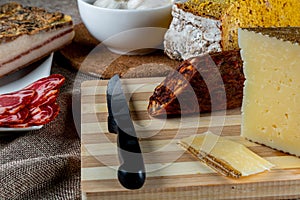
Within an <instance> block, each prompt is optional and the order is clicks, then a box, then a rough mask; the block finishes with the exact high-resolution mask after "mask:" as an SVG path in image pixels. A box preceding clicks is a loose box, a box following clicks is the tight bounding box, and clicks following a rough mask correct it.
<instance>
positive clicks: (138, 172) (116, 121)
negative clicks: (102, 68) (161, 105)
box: [106, 75, 146, 189]
mask: <svg viewBox="0 0 300 200" xmlns="http://www.w3.org/2000/svg"><path fill="white" fill-rule="evenodd" d="M106 100H107V108H108V130H109V132H110V133H116V134H117V144H118V157H119V161H120V166H119V168H118V180H119V182H120V183H121V185H122V186H123V187H125V188H127V189H139V188H141V187H142V186H143V185H144V182H145V180H146V172H145V165H144V160H143V156H142V152H141V148H140V145H139V141H138V138H137V136H136V132H135V128H134V125H133V122H132V119H131V116H130V112H129V108H128V105H127V100H126V97H125V95H124V92H123V88H122V83H121V81H120V78H119V76H118V75H114V76H113V77H112V78H111V79H110V80H109V82H108V85H107V91H106Z"/></svg>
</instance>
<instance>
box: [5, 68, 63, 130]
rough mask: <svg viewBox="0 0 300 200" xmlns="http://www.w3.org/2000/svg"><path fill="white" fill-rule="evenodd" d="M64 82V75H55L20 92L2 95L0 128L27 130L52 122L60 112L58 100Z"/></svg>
mask: <svg viewBox="0 0 300 200" xmlns="http://www.w3.org/2000/svg"><path fill="white" fill-rule="evenodd" d="M64 81H65V78H64V77H63V76H62V75H60V74H53V75H51V76H49V77H46V78H42V79H39V80H37V81H35V82H34V83H32V84H30V85H28V86H27V87H25V88H24V89H22V90H20V91H18V92H13V93H9V94H3V95H0V126H4V127H11V128H25V127H29V126H38V125H43V124H46V123H48V122H50V121H52V120H53V119H54V118H55V117H56V116H57V115H58V113H59V110H60V108H59V105H58V104H57V103H56V99H57V97H58V93H59V88H60V87H61V86H62V84H63V83H64Z"/></svg>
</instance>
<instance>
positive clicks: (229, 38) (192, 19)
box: [164, 0, 300, 59]
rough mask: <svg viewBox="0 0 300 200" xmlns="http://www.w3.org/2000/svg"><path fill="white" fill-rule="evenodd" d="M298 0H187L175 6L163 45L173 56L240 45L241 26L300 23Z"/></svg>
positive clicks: (221, 49) (197, 53) (201, 52)
mask: <svg viewBox="0 0 300 200" xmlns="http://www.w3.org/2000/svg"><path fill="white" fill-rule="evenodd" d="M299 8H300V1H299V0H267V1H266V0H188V1H186V2H185V3H177V4H175V5H174V6H173V9H172V15H173V20H172V22H171V25H170V27H169V30H168V31H167V32H166V34H165V41H164V47H165V52H166V54H167V55H168V56H169V57H170V58H172V59H188V58H191V57H195V56H199V55H202V54H205V53H211V52H218V51H228V50H233V49H238V48H239V47H238V33H237V32H238V28H239V27H284V26H300V12H299Z"/></svg>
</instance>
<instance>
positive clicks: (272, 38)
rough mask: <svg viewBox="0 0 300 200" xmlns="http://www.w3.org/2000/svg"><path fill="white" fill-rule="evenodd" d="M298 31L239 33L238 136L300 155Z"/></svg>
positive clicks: (247, 31) (258, 29) (299, 31)
mask: <svg viewBox="0 0 300 200" xmlns="http://www.w3.org/2000/svg"><path fill="white" fill-rule="evenodd" d="M299 42H300V28H291V27H287V28H268V29H266V28H265V29H263V28H256V29H255V28H254V29H240V30H239V46H240V48H241V56H242V59H243V61H244V74H245V77H246V81H245V84H244V98H243V104H242V127H241V135H242V136H244V137H246V138H248V139H250V140H252V141H255V142H258V143H261V144H264V145H266V146H269V147H272V148H275V149H278V150H282V151H284V152H288V153H290V154H295V155H297V156H300V46H299Z"/></svg>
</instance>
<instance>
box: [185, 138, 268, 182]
mask: <svg viewBox="0 0 300 200" xmlns="http://www.w3.org/2000/svg"><path fill="white" fill-rule="evenodd" d="M179 144H180V145H181V146H182V147H183V148H184V149H186V150H187V151H188V152H189V153H191V154H192V155H194V156H195V157H197V158H198V159H199V160H200V161H202V162H204V163H205V164H207V165H208V166H209V167H211V168H212V169H214V170H215V171H217V172H219V173H221V174H222V175H224V176H229V177H233V178H239V177H242V176H249V175H252V174H257V173H260V172H263V171H266V170H269V169H270V168H272V167H273V164H271V163H270V162H268V161H267V160H265V159H263V158H262V157H260V156H258V155H257V154H255V153H254V152H252V151H251V150H249V149H248V148H247V147H245V146H244V145H242V144H240V143H237V142H234V141H231V140H229V139H225V138H224V137H219V136H217V135H214V134H212V133H209V132H207V133H204V134H197V135H192V136H190V137H187V138H183V139H181V140H180V141H179Z"/></svg>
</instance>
